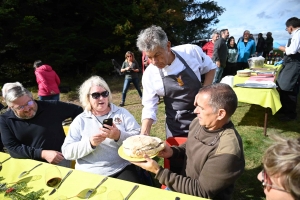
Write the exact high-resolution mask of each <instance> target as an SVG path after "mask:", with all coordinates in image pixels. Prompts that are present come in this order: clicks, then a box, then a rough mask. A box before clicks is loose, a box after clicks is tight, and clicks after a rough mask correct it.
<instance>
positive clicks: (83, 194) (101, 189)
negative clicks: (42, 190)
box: [54, 186, 107, 200]
mask: <svg viewBox="0 0 300 200" xmlns="http://www.w3.org/2000/svg"><path fill="white" fill-rule="evenodd" d="M89 190H90V188H87V189H84V190H81V191H80V192H79V193H78V194H77V195H76V196H73V197H67V196H59V197H57V198H55V199H54V200H67V199H72V198H75V197H77V198H79V199H86V194H87V193H88V191H89ZM106 190H107V188H106V187H105V186H100V187H99V188H98V190H97V192H94V193H93V194H91V196H90V197H93V196H94V195H96V193H99V194H102V193H104V192H106Z"/></svg>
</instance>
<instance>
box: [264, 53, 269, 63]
mask: <svg viewBox="0 0 300 200" xmlns="http://www.w3.org/2000/svg"><path fill="white" fill-rule="evenodd" d="M268 58H269V57H268V54H266V57H265V64H268Z"/></svg>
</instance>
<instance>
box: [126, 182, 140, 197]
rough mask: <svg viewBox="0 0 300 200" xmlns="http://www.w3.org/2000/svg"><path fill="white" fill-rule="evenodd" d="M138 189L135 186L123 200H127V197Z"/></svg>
mask: <svg viewBox="0 0 300 200" xmlns="http://www.w3.org/2000/svg"><path fill="white" fill-rule="evenodd" d="M138 188H139V185H135V186H134V187H133V188H132V190H131V191H130V192H129V194H128V195H127V196H126V197H125V199H124V200H128V199H129V197H130V196H131V195H132V194H133V193H134V192H135V191H136V190H137V189H138Z"/></svg>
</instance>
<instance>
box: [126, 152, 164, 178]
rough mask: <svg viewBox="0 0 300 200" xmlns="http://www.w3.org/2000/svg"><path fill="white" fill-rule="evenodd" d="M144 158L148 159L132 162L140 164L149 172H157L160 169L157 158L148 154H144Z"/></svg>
mask: <svg viewBox="0 0 300 200" xmlns="http://www.w3.org/2000/svg"><path fill="white" fill-rule="evenodd" d="M144 158H145V159H146V161H145V162H131V163H132V164H134V165H136V166H139V167H141V168H143V169H145V170H147V171H149V172H152V173H154V174H157V173H158V171H159V165H158V164H157V162H156V161H155V160H153V159H151V158H149V156H147V155H144Z"/></svg>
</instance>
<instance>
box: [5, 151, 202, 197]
mask: <svg viewBox="0 0 300 200" xmlns="http://www.w3.org/2000/svg"><path fill="white" fill-rule="evenodd" d="M8 157H9V154H6V153H0V162H2V161H3V160H5V159H6V158H8ZM39 163H41V162H39V161H35V160H30V159H14V158H11V159H9V160H8V161H6V162H4V163H3V164H2V170H1V171H0V177H2V178H3V180H1V181H0V182H1V183H13V182H16V181H18V180H21V179H22V178H18V176H19V175H20V174H21V172H23V171H28V170H30V169H31V168H33V167H34V166H36V165H37V164H39ZM51 166H53V165H51V164H49V163H43V164H42V165H41V166H39V167H37V168H35V169H34V170H32V171H31V172H30V173H29V174H28V175H26V176H24V177H23V178H26V177H35V179H36V180H31V181H29V182H28V183H27V187H28V188H29V191H27V192H25V193H26V194H27V193H29V192H33V191H34V192H37V191H38V190H40V189H44V190H46V193H45V194H44V195H43V196H42V197H43V198H44V199H46V200H48V199H49V200H55V199H56V200H58V199H63V198H62V197H63V196H65V197H66V198H68V199H69V198H70V197H73V198H71V199H74V200H76V199H82V198H79V197H74V196H76V195H77V194H79V192H80V191H82V190H86V189H89V188H94V187H96V185H97V184H98V183H99V182H100V181H101V180H102V179H103V178H104V176H101V175H96V174H92V173H87V172H82V171H79V170H73V172H72V173H71V174H70V175H69V176H68V178H67V179H66V180H65V181H64V182H63V183H62V184H61V186H60V188H59V189H58V190H57V191H56V192H55V193H54V194H52V195H51V196H49V193H50V192H51V191H52V189H53V188H51V187H48V186H47V185H46V183H45V172H46V169H48V168H49V167H51ZM58 169H59V170H60V172H61V175H62V177H63V176H65V175H66V174H67V172H68V171H69V170H70V169H69V168H65V167H60V166H58ZM135 185H136V184H135V183H132V182H128V181H122V180H119V179H115V178H108V180H107V181H105V182H104V183H103V184H102V185H101V186H100V188H98V190H97V193H95V194H93V195H92V196H91V197H90V198H89V199H101V200H109V199H110V198H109V195H110V194H115V192H119V193H121V194H122V196H123V198H125V196H127V195H128V193H129V192H130V191H131V189H132V188H133V187H134V186H135ZM138 185H139V187H138V189H137V190H136V191H135V192H134V193H133V194H132V195H131V197H130V198H129V200H143V199H145V200H147V199H149V200H153V199H160V200H175V198H176V197H179V199H180V200H193V199H195V200H196V199H204V198H199V197H194V196H191V195H186V194H181V193H177V192H172V191H167V190H163V189H160V188H154V187H149V186H145V185H141V184H138ZM0 199H10V198H7V197H4V193H1V194H0ZM177 199H178V198H177Z"/></svg>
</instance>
